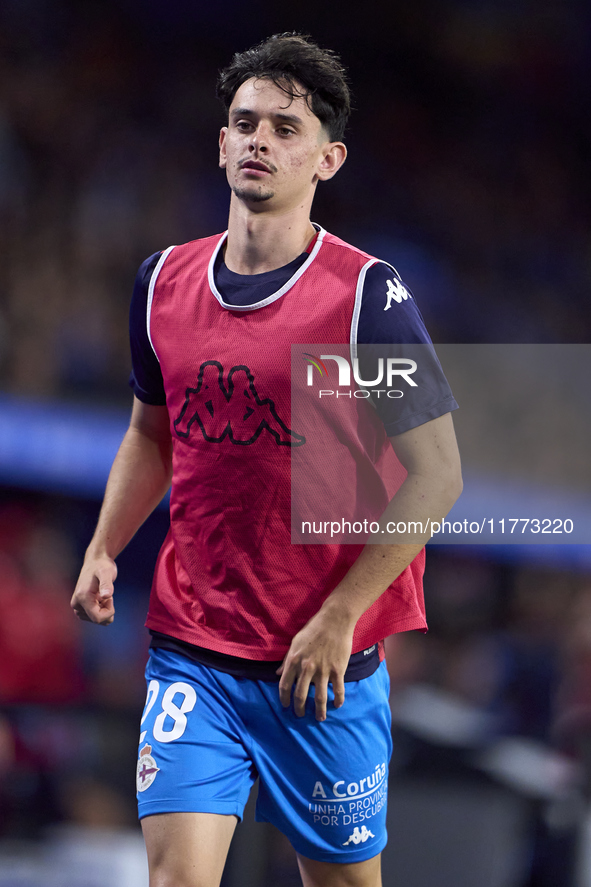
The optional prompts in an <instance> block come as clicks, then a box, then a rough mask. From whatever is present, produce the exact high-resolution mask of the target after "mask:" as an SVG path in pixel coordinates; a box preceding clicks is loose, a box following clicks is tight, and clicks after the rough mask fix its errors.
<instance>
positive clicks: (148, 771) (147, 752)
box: [136, 745, 160, 792]
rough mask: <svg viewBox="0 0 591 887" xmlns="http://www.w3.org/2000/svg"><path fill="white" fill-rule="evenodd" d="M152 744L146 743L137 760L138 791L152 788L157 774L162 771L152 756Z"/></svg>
mask: <svg viewBox="0 0 591 887" xmlns="http://www.w3.org/2000/svg"><path fill="white" fill-rule="evenodd" d="M151 752H152V746H151V745H144V747H143V748H142V750H141V751H140V757H139V760H138V762H137V771H136V783H137V790H138V792H145V790H146V789H147V788H150V786H151V785H152V783H153V782H154V780H155V779H156V775H157V774H158V773H159V772H160V767H158V765H157V764H156V761H155V760H154V758H153V757H152V754H151Z"/></svg>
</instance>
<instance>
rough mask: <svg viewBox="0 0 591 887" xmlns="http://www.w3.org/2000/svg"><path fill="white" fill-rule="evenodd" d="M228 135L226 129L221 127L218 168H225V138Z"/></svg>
mask: <svg viewBox="0 0 591 887" xmlns="http://www.w3.org/2000/svg"><path fill="white" fill-rule="evenodd" d="M227 135H228V127H227V126H222V128H221V130H220V167H221V169H225V168H226V136H227Z"/></svg>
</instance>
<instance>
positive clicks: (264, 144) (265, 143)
mask: <svg viewBox="0 0 591 887" xmlns="http://www.w3.org/2000/svg"><path fill="white" fill-rule="evenodd" d="M248 149H249V151H250V152H251V153H252V154H256V153H257V151H258V152H259V153H260V154H266V153H267V152H268V150H269V134H268V130H267V129H266V128H265V127H264V125H263V124H262V123H260V124H259V125H258V126H257V128H256V129H255V130H254V132H253V133H252V135H251V137H250V144H249V146H248Z"/></svg>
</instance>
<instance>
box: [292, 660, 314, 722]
mask: <svg viewBox="0 0 591 887" xmlns="http://www.w3.org/2000/svg"><path fill="white" fill-rule="evenodd" d="M311 680H312V675H310V674H306V672H305V671H302V672H301V674H300V676H299V678H298V681H297V684H296V686H295V690H294V692H293V709H294V711H295V713H296V715H297V716H298V718H303V717H304V715H305V714H306V699H307V698H308V693H309V692H310V683H311Z"/></svg>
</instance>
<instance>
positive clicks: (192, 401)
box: [174, 360, 306, 447]
mask: <svg viewBox="0 0 591 887" xmlns="http://www.w3.org/2000/svg"><path fill="white" fill-rule="evenodd" d="M227 378H228V381H227V384H226V383H225V382H224V368H223V366H222V364H221V363H220V362H219V361H218V360H206V361H204V362H203V363H202V364H201V366H200V367H199V375H198V377H197V387H196V388H187V389H185V402H184V404H183V406H182V409H181V411H180V413H179V415H178V416H177V418H176V419H175V420H174V429H175V431H176V433H177V434H178V436H179V437H183V438H187V437H189V434H190V433H191V429H192V427H193V426H196V429H197V428H198V429H200V431H201V434H202V435H203V439H204V440H206V441H207V442H208V443H221V442H222V441H223V440H225V439H226V438H227V439H228V440H229V441H230V443H233V444H237V445H238V446H248V445H249V444H253V443H254V442H255V441H256V440H258V438H259V437H260V435H261V434H262V433H263V432H264V431H266V432H267V433H268V434H270V435H271V436H272V437H273V438H274V439H275V443H276V444H277V445H278V446H280V447H299V446H301V445H302V444H304V443H306V438H305V437H304V436H303V435H302V434H298V433H297V432H295V431H292V430H291V429H290V428H288V427H287V425H286V424H285V422H284V421H283V420H282V419H281V417H280V416H279V414H278V413H277V409H276V407H275V403H274V402H273V401H272V400H271V398H269V397H263V398H261V397H259V394H258V392H257V389H256V386H255V382H254V375H253V374H252V372H251V371H250V369H249V368H248V367H247V366H243V365H242V364H241V365H239V366H233V367H232V368H231V369H230V371H229V373H228V377H227ZM196 429H195V430H196Z"/></svg>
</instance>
